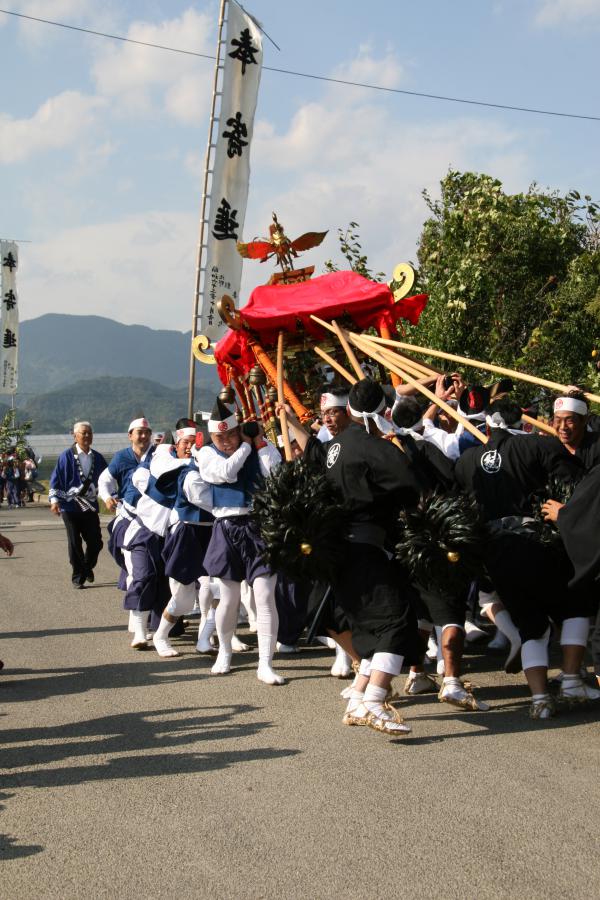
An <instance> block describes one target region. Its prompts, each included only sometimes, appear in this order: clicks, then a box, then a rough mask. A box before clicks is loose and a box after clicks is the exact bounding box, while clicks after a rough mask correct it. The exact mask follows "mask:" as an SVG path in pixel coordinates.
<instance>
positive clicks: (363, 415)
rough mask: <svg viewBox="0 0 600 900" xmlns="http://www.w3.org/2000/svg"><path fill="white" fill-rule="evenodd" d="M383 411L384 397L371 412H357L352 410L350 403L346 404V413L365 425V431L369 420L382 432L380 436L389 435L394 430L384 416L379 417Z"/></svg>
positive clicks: (367, 428)
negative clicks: (360, 420)
mask: <svg viewBox="0 0 600 900" xmlns="http://www.w3.org/2000/svg"><path fill="white" fill-rule="evenodd" d="M383 409H385V397H382V398H381V403H380V404H379V406H378V407H377V409H374V410H373V412H358V411H357V410H355V409H352V407H351V406H350V403H348V411H349V412H350V415H351V416H354V418H355V419H362V420H363V422H364V425H365V431H368V430H369V419H372V420H373V422H375V425H376V426H377V428H378V429H379V430H380V431H381V432H382V434H390V433H391V432H393V430H394V426H393V425H392V424H391V423H390V422H388V420H387V419H386V418H384V416H382V415H380V413H381V411H382V410H383Z"/></svg>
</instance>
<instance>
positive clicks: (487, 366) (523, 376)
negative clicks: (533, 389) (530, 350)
mask: <svg viewBox="0 0 600 900" xmlns="http://www.w3.org/2000/svg"><path fill="white" fill-rule="evenodd" d="M319 324H321V325H322V324H324V323H323V322H321V321H320V322H319ZM352 336H353V333H352V332H351V333H350V335H349V337H350V338H352ZM369 340H370V341H373V342H374V343H376V344H383V345H384V346H386V347H400V348H401V349H402V350H411V351H412V352H413V353H423V354H424V355H425V356H435V357H437V358H438V359H447V360H450V362H455V363H460V364H461V365H464V366H470V367H471V368H473V369H483V370H484V371H486V372H495V373H496V374H498V375H507V376H508V377H509V378H516V379H518V380H520V381H528V382H530V383H531V384H536V385H538V386H539V387H546V388H550V389H551V390H553V391H561V392H564V391H566V390H567V388H568V385H566V384H559V383H558V382H557V381H549V380H548V379H547V378H538V377H537V376H536V375H528V374H527V372H517V371H516V370H515V369H506V368H504V366H495V365H493V364H492V363H482V362H480V361H479V360H477V359H470V358H469V357H468V356H456V355H455V354H454V353H445V352H444V351H442V350H432V349H431V348H428V347H418V346H417V345H416V344H406V343H404V342H403V341H396V340H392V339H388V338H380V337H373V336H369ZM582 393H583V394H584V396H585V397H587V399H588V400H591V401H592V403H600V396H598V394H592V393H590V392H589V391H583V392H582Z"/></svg>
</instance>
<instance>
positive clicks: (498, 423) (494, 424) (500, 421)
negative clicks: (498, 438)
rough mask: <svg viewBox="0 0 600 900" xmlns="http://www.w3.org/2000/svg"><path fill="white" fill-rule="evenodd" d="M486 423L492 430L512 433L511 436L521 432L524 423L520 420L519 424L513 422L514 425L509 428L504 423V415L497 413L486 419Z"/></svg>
mask: <svg viewBox="0 0 600 900" xmlns="http://www.w3.org/2000/svg"><path fill="white" fill-rule="evenodd" d="M485 421H486V423H487V424H488V425H489V426H490V428H501V429H502V430H503V431H510V432H511V434H516V433H517V432H519V431H521V426H522V424H523V422H522V421H521V419H519V421H518V422H513V424H512V425H511V426H510V427H509V426H508V425H507V424H506V422H505V421H504V417H503V415H502V413H499V412H495V413H492V415H491V416H486V417H485Z"/></svg>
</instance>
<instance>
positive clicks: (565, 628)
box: [560, 616, 590, 647]
mask: <svg viewBox="0 0 600 900" xmlns="http://www.w3.org/2000/svg"><path fill="white" fill-rule="evenodd" d="M589 632H590V620H589V619H588V618H587V617H585V618H584V617H583V616H580V617H577V618H574V619H565V621H564V622H563V623H562V629H561V632H560V645H561V647H565V646H570V647H572V646H575V647H587V641H588V634H589Z"/></svg>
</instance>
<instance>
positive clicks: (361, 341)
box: [349, 334, 487, 444]
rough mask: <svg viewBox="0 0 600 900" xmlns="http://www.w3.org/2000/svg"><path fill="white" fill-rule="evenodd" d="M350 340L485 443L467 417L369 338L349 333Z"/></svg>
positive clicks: (481, 435)
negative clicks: (382, 351) (421, 382)
mask: <svg viewBox="0 0 600 900" xmlns="http://www.w3.org/2000/svg"><path fill="white" fill-rule="evenodd" d="M349 339H350V342H351V343H353V344H354V345H355V346H356V347H358V348H359V350H362V351H363V353H366V354H367V355H368V356H371V357H372V358H373V359H375V360H377V361H378V362H380V363H382V365H384V366H386V367H387V368H388V369H390V370H394V371H395V372H396V375H399V376H400V378H402V379H403V381H406V383H407V384H410V385H412V386H413V387H415V388H416V389H417V390H418V391H420V392H421V394H423V395H424V396H425V397H428V398H429V399H430V400H431V401H432V403H435V404H436V406H439V407H440V409H443V410H444V412H445V413H447V414H448V415H449V416H451V417H452V418H453V419H456V421H457V422H459V423H460V424H461V425H462V426H463V428H465V429H466V430H467V431H469V432H470V433H471V434H472V435H473V436H474V437H476V438H477V439H478V440H479V441H481V443H482V444H487V437H486V435H484V434H482V433H481V431H479V430H478V429H477V428H475V426H474V425H472V424H471V422H469V420H468V419H465V417H464V416H461V414H460V413H458V412H457V411H456V410H455V409H453V407H452V406H450V404H449V403H446V401H445V400H442V399H441V397H436V395H435V394H434V393H433V391H430V390H429V388H426V387H425V385H423V384H420V383H419V382H418V381H417V380H416V379H415V378H413V377H412V375H409V374H408V372H406V371H405V370H404V369H401V368H400V367H399V366H397V365H396V364H395V363H393V362H391V361H389V360H387V359H386V357H385V356H382V355H381V353H380V352H379V351H378V350H377V349H376V347H374V346H373V344H371V339H370V338H365V337H361V336H359V335H356V334H350V335H349Z"/></svg>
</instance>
